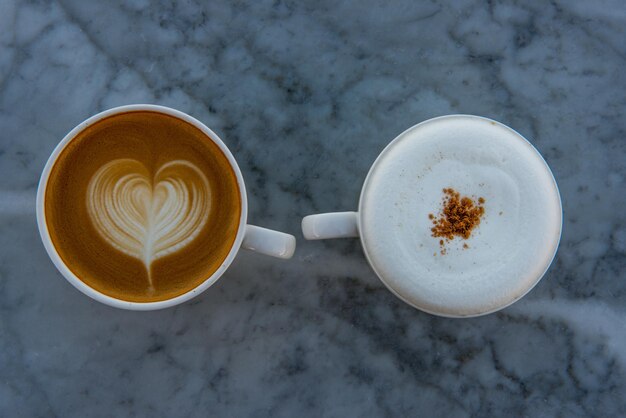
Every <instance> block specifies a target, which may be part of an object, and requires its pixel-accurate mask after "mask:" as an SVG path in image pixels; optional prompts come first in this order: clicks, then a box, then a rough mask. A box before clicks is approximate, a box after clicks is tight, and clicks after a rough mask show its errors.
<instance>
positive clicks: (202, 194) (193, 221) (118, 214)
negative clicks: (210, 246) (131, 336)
mask: <svg viewBox="0 0 626 418" xmlns="http://www.w3.org/2000/svg"><path fill="white" fill-rule="evenodd" d="M210 199H211V189H210V186H209V181H208V180H207V178H206V176H205V175H204V174H203V173H202V171H200V170H199V169H198V168H197V167H196V166H194V165H193V164H192V163H190V162H188V161H184V160H176V161H171V162H169V163H167V164H164V165H163V166H162V167H161V168H160V169H159V170H158V171H157V172H156V173H155V174H154V176H152V175H151V174H150V173H149V172H148V170H147V169H146V167H145V166H144V165H143V164H142V163H141V162H139V161H137V160H134V159H129V158H120V159H117V160H113V161H111V162H109V163H107V164H105V165H104V166H102V167H101V168H100V169H99V170H98V171H96V173H95V174H94V175H93V177H92V178H91V180H90V181H89V185H88V187H87V212H88V213H89V216H90V218H91V220H92V222H93V225H94V227H95V228H96V230H97V231H98V233H100V235H101V236H102V238H103V239H104V240H106V241H107V242H108V243H109V244H110V245H112V246H113V247H115V248H117V249H118V250H119V251H122V252H123V253H125V254H128V255H129V256H131V257H134V258H137V259H138V260H140V261H142V262H143V263H144V265H145V267H146V271H147V273H148V280H149V281H150V288H151V289H152V288H153V284H152V277H151V274H150V267H151V265H152V262H153V261H155V260H157V259H159V258H161V257H164V256H166V255H168V254H171V253H173V252H175V251H178V250H179V249H181V248H183V247H184V246H185V245H187V244H188V243H190V242H191V241H192V240H193V239H194V238H195V237H196V236H197V235H198V234H199V233H200V231H201V230H202V228H203V227H204V225H205V224H206V221H207V219H208V217H209V210H210V205H211V200H210Z"/></svg>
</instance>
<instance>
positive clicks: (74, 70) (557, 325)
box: [0, 0, 626, 417]
mask: <svg viewBox="0 0 626 418" xmlns="http://www.w3.org/2000/svg"><path fill="white" fill-rule="evenodd" d="M0 28H2V30H0V231H1V233H0V415H2V416H42V417H44V416H45V417H50V416H60V417H69V416H77V417H79V416H80V417H85V416H90V417H91V416H94V417H99V416H233V417H242V416H258V417H262V416H272V417H276V416H311V417H313V416H315V417H317V416H329V417H345V416H447V417H485V416H507V417H508V416H529V417H553V416H554V417H556V416H563V417H590V416H601V417H608V416H624V415H626V400H625V399H626V380H625V373H624V370H625V368H626V308H625V306H624V305H625V302H626V215H625V213H626V212H625V211H624V202H625V199H624V177H625V175H626V170H625V165H624V164H625V157H626V141H625V139H624V137H625V135H626V119H625V118H624V110H625V109H626V93H625V92H626V72H625V71H624V68H625V67H626V62H625V61H626V42H625V41H626V33H625V28H626V6H625V5H624V3H623V2H622V1H619V0H604V1H595V2H586V1H573V2H572V1H564V0H554V1H551V2H544V1H538V0H537V1H504V2H487V1H485V2H483V1H472V0H467V1H454V2H453V1H449V2H437V1H425V2H413V1H406V2H402V1H393V2H380V1H361V2H350V1H340V2H337V1H325V0H323V1H307V2H290V1H280V0H277V1H271V2H270V1H251V2H229V1H215V2H168V1H147V0H146V1H143V0H135V1H117V2H91V1H80V0H72V1H70V0H62V1H55V2H49V1H38V2H26V1H14V0H0ZM141 102H144V103H157V104H162V105H167V106H171V107H175V108H178V109H180V110H182V111H185V112H188V113H190V114H192V115H193V116H195V117H197V118H199V119H200V120H202V121H204V122H205V123H206V124H207V125H209V126H210V127H211V128H213V129H214V130H215V131H216V132H218V133H219V134H220V135H221V136H222V138H223V139H224V141H225V142H226V143H227V145H228V146H229V147H230V148H231V150H232V151H233V153H234V155H235V157H236V158H237V160H238V162H239V164H240V166H241V168H242V171H243V174H244V177H245V178H246V181H247V184H248V194H249V200H250V221H251V222H253V223H256V224H259V225H263V226H267V227H272V228H277V229H281V230H285V231H290V232H292V233H294V234H295V235H297V236H298V237H299V238H300V239H299V241H298V244H299V247H298V249H297V252H296V255H295V257H294V258H293V259H292V260H290V261H286V262H283V261H279V260H274V259H270V258H267V257H263V256H259V255H255V254H251V253H246V252H242V253H240V255H239V256H238V258H237V259H236V261H235V263H234V265H233V266H232V268H231V270H229V272H228V273H227V274H226V276H225V277H223V278H222V279H221V280H220V281H219V282H218V283H217V284H216V285H215V286H214V287H212V288H210V289H209V290H208V291H207V292H205V293H204V294H203V295H201V296H200V297H198V298H196V299H194V300H192V301H191V302H189V303H186V304H184V305H182V306H179V307H177V308H173V309H168V310H164V311H158V312H146V313H142V312H127V311H120V310H115V309H112V308H109V307H106V306H104V305H100V304H98V303H97V302H94V301H92V300H90V299H88V298H87V297H85V296H83V295H82V294H80V293H79V292H77V291H76V290H75V289H74V288H73V287H71V286H70V285H69V284H68V283H67V282H66V281H65V280H64V279H63V278H62V277H61V276H60V274H58V273H57V272H56V270H55V269H54V267H53V265H52V263H51V262H50V261H49V260H48V258H47V256H46V254H45V251H44V250H43V247H42V245H41V243H40V240H39V236H38V232H37V228H36V224H35V216H34V199H35V189H36V184H37V180H38V176H39V173H40V172H41V169H42V168H43V165H44V164H45V161H46V159H47V157H48V155H49V153H50V152H51V151H52V149H53V147H54V146H55V145H56V143H57V142H58V141H59V140H60V139H61V138H62V137H63V135H64V134H65V133H66V132H67V131H69V130H70V129H71V128H72V127H74V126H75V125H76V124H77V123H79V122H80V121H81V120H83V119H85V118H86V117H88V116H90V115H92V114H94V113H96V112H98V111H101V110H103V109H106V108H109V107H113V106H116V105H121V104H127V103H141ZM449 113H472V114H479V115H483V116H487V117H491V118H494V119H496V120H499V121H502V122H504V123H506V124H508V125H510V126H512V127H513V128H515V129H517V130H518V131H519V132H521V133H522V134H523V135H525V136H526V137H528V138H529V139H530V140H531V141H532V142H533V143H534V144H535V145H536V146H537V148H538V149H539V150H540V151H541V152H542V153H543V155H544V156H545V158H546V160H547V161H548V163H549V164H550V166H551V167H552V169H553V171H554V174H555V177H556V179H557V182H558V184H559V186H560V190H561V194H562V198H563V207H564V230H563V238H562V242H561V247H560V250H559V253H558V256H557V258H556V260H555V263H554V264H553V266H552V267H551V269H550V270H549V272H548V274H547V275H546V276H545V278H544V279H543V280H542V282H541V283H540V284H539V285H538V286H537V287H536V288H535V289H534V290H533V291H532V292H531V293H530V294H529V295H528V296H526V297H525V298H524V299H523V300H522V301H520V302H518V303H516V304H515V305H513V306H511V307H510V308H507V309H505V310H503V311H502V312H500V313H497V314H492V315H488V316H485V317H481V318H476V319H468V320H451V319H444V318H437V317H433V316H430V315H427V314H424V313H421V312H419V311H416V310H414V309H412V308H410V307H409V306H407V305H405V304H403V303H402V302H400V301H399V300H397V299H396V298H395V297H394V296H393V295H391V294H390V293H389V292H388V291H387V290H386V289H385V288H384V286H383V285H382V284H381V283H380V282H379V281H378V280H377V279H376V277H375V275H374V273H373V272H372V271H371V270H370V269H369V268H368V266H367V263H366V261H365V259H364V257H363V255H362V252H361V248H360V245H359V243H358V241H356V240H343V241H328V242H305V241H303V240H302V239H301V235H300V232H299V225H300V219H301V217H302V216H303V215H307V214H310V213H315V212H320V211H334V210H351V209H354V208H355V207H356V203H357V199H358V194H359V191H360V187H361V184H362V181H363V179H364V176H365V174H366V173H367V170H368V168H369V166H370V164H371V163H372V162H373V160H374V158H375V157H376V155H377V154H378V153H379V152H380V150H381V149H382V148H383V147H384V146H385V145H386V144H387V143H388V142H389V141H390V140H391V139H393V138H394V137H395V136H396V135H397V134H398V133H399V132H401V131H403V130H404V129H406V128H407V127H409V126H411V125H413V124H415V123H417V122H420V121H422V120H424V119H427V118H430V117H433V116H437V115H443V114H449Z"/></svg>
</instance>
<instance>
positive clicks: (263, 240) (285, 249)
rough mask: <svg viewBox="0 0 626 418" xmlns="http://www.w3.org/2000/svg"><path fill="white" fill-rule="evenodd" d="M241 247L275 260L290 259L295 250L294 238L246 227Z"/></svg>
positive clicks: (258, 227) (265, 229)
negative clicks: (275, 258)
mask: <svg viewBox="0 0 626 418" xmlns="http://www.w3.org/2000/svg"><path fill="white" fill-rule="evenodd" d="M241 247H242V248H245V249H246V250H251V251H254V252H257V253H261V254H265V255H270V256H272V257H277V258H284V259H287V258H291V256H293V252H294V251H295V250H296V237H294V236H293V235H289V234H285V233H283V232H278V231H273V230H271V229H267V228H261V227H260V226H254V225H246V232H245V234H244V237H243V242H242V243H241Z"/></svg>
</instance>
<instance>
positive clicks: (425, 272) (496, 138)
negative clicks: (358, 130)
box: [360, 116, 561, 316]
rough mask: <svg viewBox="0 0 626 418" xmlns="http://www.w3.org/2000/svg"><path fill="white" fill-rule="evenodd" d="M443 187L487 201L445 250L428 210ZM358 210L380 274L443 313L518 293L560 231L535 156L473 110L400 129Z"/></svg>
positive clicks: (538, 271) (548, 182) (487, 308)
mask: <svg viewBox="0 0 626 418" xmlns="http://www.w3.org/2000/svg"><path fill="white" fill-rule="evenodd" d="M447 187H452V188H453V189H455V190H457V191H458V192H459V193H461V195H466V196H473V197H475V198H478V197H483V198H484V199H485V200H486V203H485V204H484V208H485V214H484V217H483V219H482V221H481V223H480V225H479V226H478V227H477V229H476V230H475V231H473V233H472V236H471V237H470V238H469V239H468V240H463V239H459V238H457V239H454V240H452V241H451V242H450V243H448V244H447V245H446V254H445V255H442V254H441V253H440V251H439V250H440V246H439V238H434V237H432V236H431V235H432V233H431V231H430V228H431V227H432V222H431V221H430V220H429V218H428V215H429V213H437V212H438V211H439V209H440V208H441V201H442V189H444V188H447ZM360 210H361V220H362V222H361V233H362V238H363V241H364V243H365V251H366V253H367V255H368V258H369V259H370V261H371V262H372V265H373V267H374V269H375V270H376V271H377V273H378V274H379V275H380V276H381V277H382V278H383V280H384V282H385V283H386V284H387V285H388V286H389V287H390V288H391V289H392V290H393V291H394V292H395V293H397V294H398V295H399V296H400V297H402V298H403V299H405V300H406V301H408V302H409V303H411V304H412V305H414V306H417V307H419V308H421V309H423V310H425V311H428V312H432V313H437V314H442V315H450V316H466V315H476V314H480V313H487V312H491V311H493V310H496V309H498V308H500V307H503V306H506V305H508V304H509V303H512V302H513V301H515V300H517V299H518V298H519V297H521V296H523V295H524V294H525V293H526V292H527V291H528V290H529V289H531V288H532V286H533V285H534V284H535V283H536V282H537V281H538V280H539V279H540V278H541V276H542V275H543V273H544V271H545V270H546V269H547V267H548V266H549V264H550V262H551V260H552V258H553V255H554V253H555V251H556V247H557V245H558V240H559V237H560V228H561V206H560V199H559V196H558V190H557V188H556V184H555V182H554V179H553V177H552V174H551V172H550V170H549V169H548V167H547V165H546V164H545V162H544V161H543V159H542V158H541V156H540V155H539V154H538V152H537V151H536V150H535V149H534V148H533V147H532V146H531V145H530V144H529V143H528V142H527V141H526V140H524V139H523V138H522V137H521V136H520V135H519V134H517V133H516V132H514V131H513V130H511V129H509V128H507V127H506V126H504V125H501V124H498V123H496V122H493V121H490V120H488V119H484V118H478V117H471V116H451V117H443V118H438V119H434V120H431V121H428V122H425V123H423V124H420V125H418V126H416V127H414V128H411V129H410V130H408V131H406V132H405V133H403V134H402V135H400V137H398V138H397V139H396V140H395V141H394V142H393V143H392V144H391V145H390V146H389V147H387V148H386V149H385V151H384V152H383V153H382V154H381V156H380V157H379V159H378V160H377V161H376V163H375V164H374V166H373V167H372V170H371V171H370V174H369V176H368V179H367V181H366V185H365V187H364V191H363V195H362V200H361V208H360ZM463 244H467V246H468V247H469V248H464V247H463Z"/></svg>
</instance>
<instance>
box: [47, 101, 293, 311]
mask: <svg viewBox="0 0 626 418" xmlns="http://www.w3.org/2000/svg"><path fill="white" fill-rule="evenodd" d="M247 215H248V203H247V198H246V189H245V183H244V180H243V177H242V174H241V171H240V170H239V166H238V165H237V162H236V161H235V159H234V157H233V155H232V154H231V152H230V151H229V150H228V148H227V147H226V145H225V144H224V142H222V140H221V139H220V138H219V137H218V136H217V135H216V134H215V133H214V132H213V131H211V130H210V129H209V128H208V127H206V126H205V125H204V124H202V123H201V122H199V121H198V120H196V119H194V118H192V117H191V116H189V115H187V114H185V113H182V112H179V111H177V110H174V109H170V108H167V107H162V106H155V105H129V106H122V107H117V108H114V109H110V110H107V111H105V112H102V113H99V114H97V115H95V116H93V117H91V118H89V119H87V120H86V121H84V122H83V123H81V124H80V125H78V126H77V127H76V128H74V129H73V130H72V131H71V132H70V133H68V134H67V136H66V137H65V138H64V139H63V140H62V141H61V142H60V143H59V145H58V146H57V147H56V149H55V150H54V151H53V153H52V155H51V156H50V158H49V160H48V162H47V164H46V166H45V168H44V171H43V174H42V176H41V180H40V183H39V189H38V193H37V222H38V226H39V232H40V234H41V238H42V240H43V243H44V246H45V248H46V250H47V252H48V254H49V256H50V258H51V259H52V261H53V262H54V264H55V265H56V267H57V268H58V270H59V271H60V272H61V274H63V276H64V277H65V278H66V279H67V280H68V281H69V282H70V283H71V284H72V285H74V286H75V287H76V288H77V289H78V290H80V291H81V292H83V293H85V294H86V295H88V296H90V297H92V298H93V299H95V300H97V301H100V302H103V303H105V304H108V305H111V306H114V307H118V308H125V309H132V310H154V309H161V308H166V307H169V306H174V305H177V304H179V303H182V302H184V301H186V300H189V299H191V298H192V297H194V296H196V295H198V294H199V293H201V292H202V291H204V290H206V289H207V288H208V287H210V286H211V285H212V284H213V283H215V282H216V281H217V280H218V279H219V278H220V277H221V276H222V275H223V274H224V272H225V271H226V269H227V268H228V266H229V265H230V264H231V263H232V261H233V259H234V258H235V256H236V255H237V253H238V251H239V249H240V248H246V249H249V250H253V251H256V252H259V253H262V254H267V255H270V256H274V257H278V258H290V257H291V256H292V255H293V252H294V250H295V238H294V237H293V236H292V235H289V234H284V233H282V232H277V231H272V230H269V229H265V228H261V227H257V226H253V225H248V224H247Z"/></svg>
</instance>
